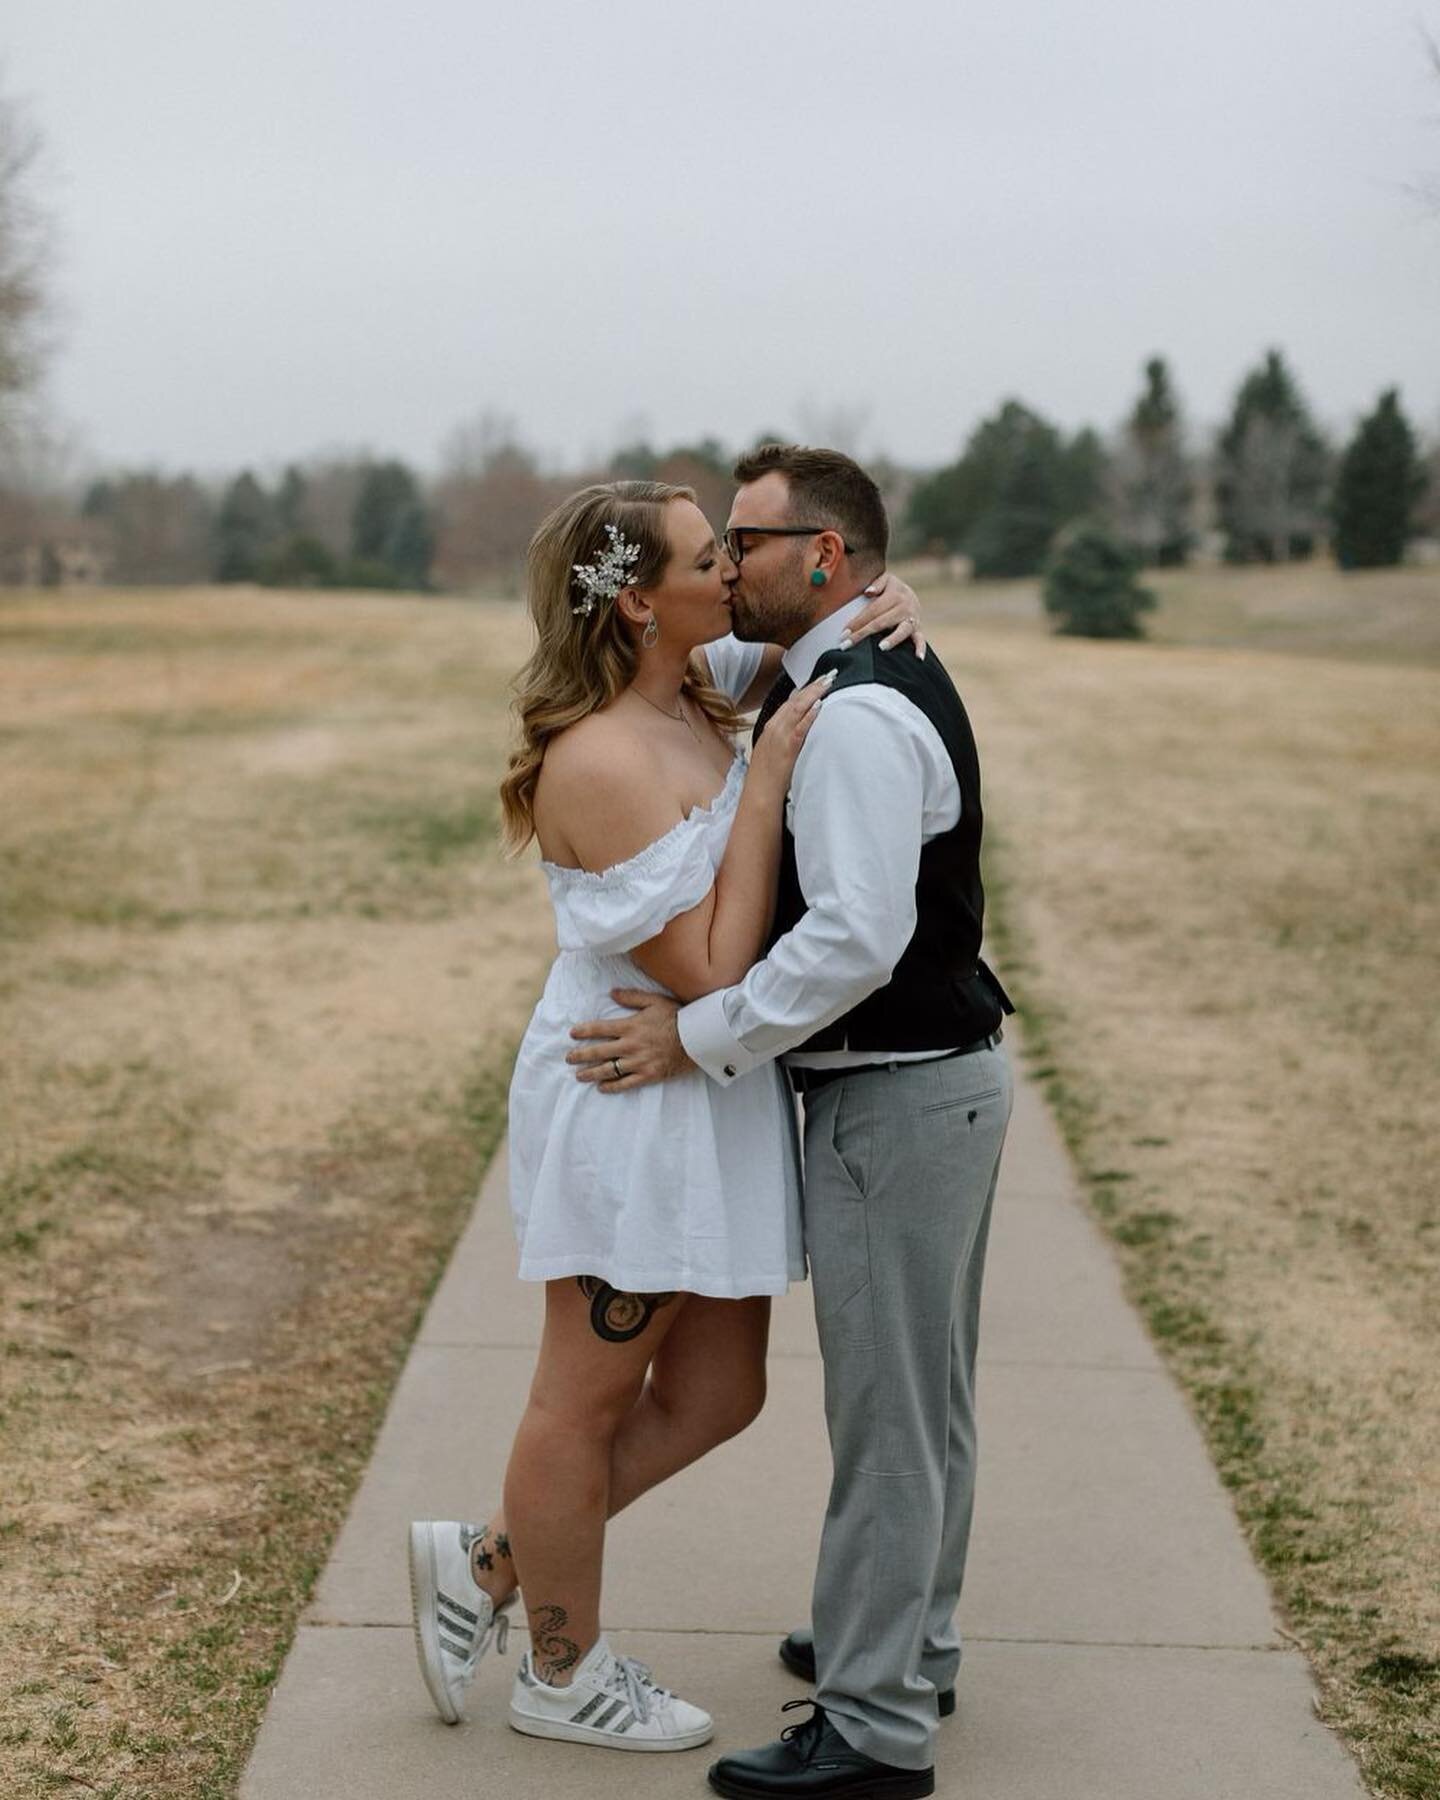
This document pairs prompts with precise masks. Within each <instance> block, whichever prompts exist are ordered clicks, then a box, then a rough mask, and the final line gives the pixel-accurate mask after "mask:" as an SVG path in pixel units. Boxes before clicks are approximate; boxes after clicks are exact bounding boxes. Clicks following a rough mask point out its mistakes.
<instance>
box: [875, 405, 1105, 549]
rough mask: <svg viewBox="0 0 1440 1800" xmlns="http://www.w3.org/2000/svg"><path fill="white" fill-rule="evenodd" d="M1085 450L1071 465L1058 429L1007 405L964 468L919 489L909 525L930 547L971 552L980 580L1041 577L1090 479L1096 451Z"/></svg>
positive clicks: (980, 429)
mask: <svg viewBox="0 0 1440 1800" xmlns="http://www.w3.org/2000/svg"><path fill="white" fill-rule="evenodd" d="M1081 435H1082V439H1083V438H1084V436H1085V434H1083V433H1082V434H1081ZM1090 435H1091V436H1092V437H1093V434H1090ZM1077 444H1078V445H1079V453H1078V455H1077V456H1075V457H1074V460H1073V461H1071V460H1068V459H1067V448H1066V445H1065V444H1064V441H1063V440H1062V438H1061V436H1060V433H1059V432H1058V431H1056V429H1055V427H1054V426H1053V425H1051V424H1049V423H1048V422H1047V421H1046V420H1044V419H1042V418H1040V417H1039V416H1038V415H1037V414H1036V413H1033V412H1031V411H1030V409H1029V408H1028V407H1026V406H1023V405H1021V403H1020V402H1019V401H1018V400H1007V401H1006V402H1005V404H1004V405H1003V406H1002V407H1001V408H1000V410H999V412H998V413H996V414H995V415H994V417H993V418H989V419H986V420H984V421H982V423H981V424H979V425H978V426H977V427H976V428H975V430H974V431H973V432H972V433H971V435H970V438H969V441H968V442H967V444H966V446H965V449H964V452H963V454H962V455H961V457H960V459H959V461H958V462H955V463H952V464H950V466H949V467H947V468H944V469H940V470H937V471H936V473H935V474H934V475H932V476H930V477H929V478H928V479H927V480H924V481H921V482H919V483H917V485H916V488H915V491H914V493H913V494H912V495H911V497H910V511H909V515H908V519H907V524H908V526H909V527H910V529H911V530H912V531H913V532H914V534H915V535H916V536H917V537H918V538H919V539H920V540H921V541H922V542H925V543H928V544H941V545H944V546H945V547H946V548H948V549H951V550H964V551H966V552H967V553H968V554H969V555H970V557H971V558H972V560H973V562H974V566H975V573H976V574H977V575H1033V574H1034V573H1035V572H1036V571H1037V570H1038V569H1039V568H1040V566H1041V564H1042V563H1043V562H1044V560H1045V553H1046V551H1047V550H1048V549H1049V547H1050V543H1051V540H1052V539H1053V538H1054V535H1055V533H1056V531H1057V530H1058V529H1059V528H1060V526H1061V525H1063V524H1064V523H1065V521H1066V519H1067V518H1068V517H1070V516H1071V508H1072V507H1073V506H1074V504H1075V502H1076V498H1077V494H1078V491H1079V489H1080V488H1081V487H1082V486H1084V485H1085V484H1086V483H1088V481H1089V479H1090V475H1089V471H1088V469H1087V461H1088V459H1089V456H1090V452H1089V451H1088V450H1087V447H1086V446H1085V444H1084V443H1083V442H1081V440H1077ZM1072 450H1073V447H1072Z"/></svg>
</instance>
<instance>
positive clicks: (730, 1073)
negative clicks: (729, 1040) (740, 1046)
mask: <svg viewBox="0 0 1440 1800" xmlns="http://www.w3.org/2000/svg"><path fill="white" fill-rule="evenodd" d="M725 1078H726V1080H727V1081H733V1080H734V1079H735V1065H734V1063H726V1065H725Z"/></svg>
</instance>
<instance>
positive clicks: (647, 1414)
mask: <svg viewBox="0 0 1440 1800" xmlns="http://www.w3.org/2000/svg"><path fill="white" fill-rule="evenodd" d="M555 1285H559V1284H555ZM769 1335H770V1301H769V1299H768V1298H766V1297H763V1296H760V1297H756V1298H752V1299H746V1300H713V1299H709V1298H707V1297H706V1296H704V1295H701V1294H691V1295H689V1296H687V1297H685V1304H684V1307H683V1308H682V1309H680V1311H679V1312H678V1314H677V1316H676V1318H675V1319H674V1320H673V1321H672V1322H671V1324H670V1326H669V1329H668V1331H667V1332H666V1334H665V1336H664V1337H663V1339H661V1341H660V1343H659V1345H658V1348H657V1349H656V1350H655V1351H654V1352H653V1356H654V1361H653V1364H652V1366H651V1369H650V1378H649V1380H648V1381H645V1382H644V1384H643V1386H642V1387H641V1389H640V1392H639V1394H638V1396H637V1397H636V1399H635V1400H634V1402H633V1404H632V1405H631V1407H630V1410H629V1412H628V1413H627V1414H626V1416H625V1418H624V1420H623V1421H622V1423H621V1425H620V1428H619V1430H618V1431H617V1432H616V1433H615V1436H614V1440H613V1443H612V1446H611V1456H610V1475H609V1489H608V1502H607V1508H608V1516H609V1517H612V1518H613V1517H614V1515H615V1514H616V1513H617V1512H620V1511H621V1510H622V1509H623V1508H624V1507H627V1506H628V1505H629V1504H630V1502H631V1501H632V1500H635V1499H638V1498H639V1496H640V1495H641V1494H644V1493H647V1492H648V1491H649V1490H650V1489H651V1488H652V1487H656V1486H658V1485H659V1484H660V1482H662V1481H665V1480H668V1478H669V1477H670V1476H671V1475H674V1474H677V1473H678V1472H679V1471H680V1470H681V1469H684V1468H687V1467H688V1466H689V1465H690V1464H691V1463H692V1462H696V1461H698V1460H699V1458H700V1457H702V1456H704V1455H706V1454H707V1452H709V1451H710V1450H713V1449H714V1448H715V1446H716V1445H717V1444H723V1443H724V1442H725V1440H726V1439H727V1438H731V1437H734V1436H735V1435H736V1434H737V1433H738V1432H741V1431H743V1430H744V1429H745V1427H746V1426H747V1425H749V1424H750V1423H751V1421H752V1420H753V1419H754V1418H755V1417H756V1415H757V1414H758V1413H759V1411H760V1409H761V1407H762V1406H763V1405H764V1403H765V1351H766V1346H767V1344H768V1342H769ZM507 1495H508V1482H507ZM506 1518H507V1515H506V1513H505V1512H503V1511H502V1512H500V1513H497V1514H496V1515H495V1516H494V1518H492V1519H491V1521H490V1523H489V1524H488V1525H487V1526H486V1527H485V1530H484V1532H483V1534H482V1535H481V1536H480V1537H478V1538H477V1539H476V1540H475V1543H474V1544H473V1545H472V1546H471V1568H472V1572H473V1573H474V1576H475V1579H476V1581H477V1582H478V1583H479V1584H480V1586H481V1587H483V1588H484V1589H485V1590H486V1592H487V1593H488V1594H489V1595H490V1597H491V1598H492V1599H493V1600H494V1601H495V1602H496V1603H497V1604H499V1603H500V1602H501V1601H503V1600H505V1599H508V1597H509V1596H510V1595H511V1594H513V1593H514V1592H515V1589H516V1587H517V1585H518V1583H517V1580H516V1576H515V1563H514V1558H513V1555H512V1551H511V1544H510V1534H509V1531H508V1529H507V1524H506ZM572 1635H573V1634H572Z"/></svg>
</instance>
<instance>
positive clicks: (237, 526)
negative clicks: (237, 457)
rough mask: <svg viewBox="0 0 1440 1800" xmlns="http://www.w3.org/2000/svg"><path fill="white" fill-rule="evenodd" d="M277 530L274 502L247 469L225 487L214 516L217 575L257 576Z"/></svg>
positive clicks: (244, 578)
mask: <svg viewBox="0 0 1440 1800" xmlns="http://www.w3.org/2000/svg"><path fill="white" fill-rule="evenodd" d="M275 530H276V519H275V505H274V502H273V501H272V500H271V498H270V496H269V494H267V493H266V492H265V489H264V488H263V487H262V486H261V485H260V483H259V482H258V481H257V480H256V479H255V477H254V476H253V475H252V474H251V473H250V471H249V470H248V469H246V470H244V471H243V472H242V473H241V474H239V475H237V476H236V477H235V479H234V480H233V481H232V482H231V483H230V485H229V487H228V488H226V490H225V495H224V498H223V499H222V500H221V502H220V511H219V512H218V513H217V514H216V517H215V579H216V580H217V581H254V580H256V579H257V577H258V575H259V572H260V563H261V559H262V558H263V557H264V555H265V552H266V551H267V550H268V549H269V547H270V545H271V544H272V543H273V542H274V539H275Z"/></svg>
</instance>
